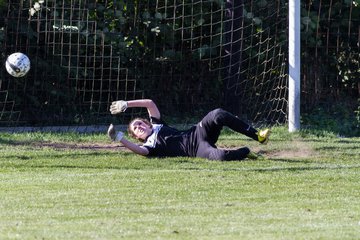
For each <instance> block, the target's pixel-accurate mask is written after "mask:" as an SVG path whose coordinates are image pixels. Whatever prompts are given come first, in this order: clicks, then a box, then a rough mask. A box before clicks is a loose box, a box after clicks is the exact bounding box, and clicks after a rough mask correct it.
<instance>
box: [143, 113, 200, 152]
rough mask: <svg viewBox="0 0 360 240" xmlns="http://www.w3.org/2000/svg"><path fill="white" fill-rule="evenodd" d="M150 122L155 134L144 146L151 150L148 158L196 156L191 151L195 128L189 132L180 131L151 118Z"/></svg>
mask: <svg viewBox="0 0 360 240" xmlns="http://www.w3.org/2000/svg"><path fill="white" fill-rule="evenodd" d="M150 120H151V123H152V125H153V132H152V134H151V135H150V136H149V137H148V138H147V139H146V142H145V143H144V144H143V146H144V147H146V148H147V149H148V150H149V154H148V156H156V157H175V156H194V152H193V150H192V149H191V146H192V145H193V144H191V141H192V133H193V132H194V127H192V128H190V129H189V130H185V131H179V130H177V129H175V128H172V127H169V126H168V125H166V124H165V123H164V122H163V121H162V120H160V119H156V118H151V119H150Z"/></svg>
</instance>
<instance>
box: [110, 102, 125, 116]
mask: <svg viewBox="0 0 360 240" xmlns="http://www.w3.org/2000/svg"><path fill="white" fill-rule="evenodd" d="M127 107H128V103H127V101H123V100H120V101H115V102H112V103H111V106H110V112H111V114H119V113H122V112H125V111H126V109H127Z"/></svg>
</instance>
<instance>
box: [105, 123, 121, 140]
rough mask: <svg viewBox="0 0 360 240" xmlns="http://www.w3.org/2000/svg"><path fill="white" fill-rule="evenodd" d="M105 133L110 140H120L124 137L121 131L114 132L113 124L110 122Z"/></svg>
mask: <svg viewBox="0 0 360 240" xmlns="http://www.w3.org/2000/svg"><path fill="white" fill-rule="evenodd" d="M107 134H108V136H109V138H110V139H111V140H112V141H117V142H119V141H121V139H122V138H123V137H124V133H123V132H116V130H115V127H114V125H112V124H110V126H109V129H108V130H107Z"/></svg>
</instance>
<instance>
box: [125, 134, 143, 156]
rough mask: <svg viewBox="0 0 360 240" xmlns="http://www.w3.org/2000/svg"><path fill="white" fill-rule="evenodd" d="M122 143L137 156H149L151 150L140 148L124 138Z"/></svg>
mask: <svg viewBox="0 0 360 240" xmlns="http://www.w3.org/2000/svg"><path fill="white" fill-rule="evenodd" d="M120 142H121V143H122V144H123V145H124V146H125V147H126V148H127V149H129V150H131V151H133V152H134V153H136V154H140V155H143V156H146V155H148V154H149V150H148V149H147V148H146V147H143V146H139V145H137V144H135V143H133V142H130V141H128V140H126V139H125V138H122V139H121V140H120Z"/></svg>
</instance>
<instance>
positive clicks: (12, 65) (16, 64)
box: [5, 52, 30, 77]
mask: <svg viewBox="0 0 360 240" xmlns="http://www.w3.org/2000/svg"><path fill="white" fill-rule="evenodd" d="M5 66H6V71H7V72H8V73H9V74H10V75H11V76H14V77H23V76H25V75H26V74H27V73H28V71H29V70H30V59H29V58H28V57H27V56H26V55H25V54H23V53H21V52H17V53H13V54H11V55H10V56H9V57H8V58H7V59H6V64H5Z"/></svg>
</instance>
